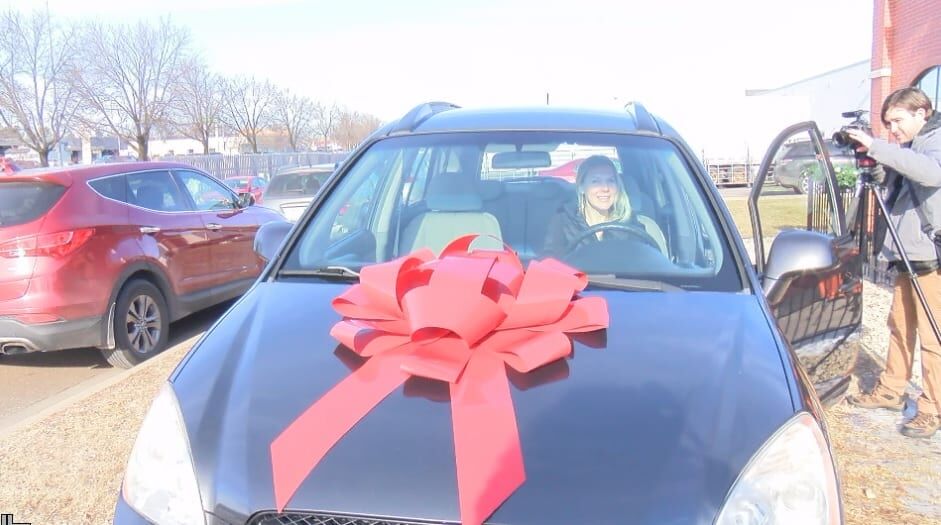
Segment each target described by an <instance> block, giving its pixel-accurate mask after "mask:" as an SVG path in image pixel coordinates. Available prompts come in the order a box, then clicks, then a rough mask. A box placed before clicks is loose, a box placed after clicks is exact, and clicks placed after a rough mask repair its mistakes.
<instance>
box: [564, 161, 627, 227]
mask: <svg viewBox="0 0 941 525" xmlns="http://www.w3.org/2000/svg"><path fill="white" fill-rule="evenodd" d="M602 167H603V168H607V169H610V170H611V173H612V174H614V181H615V185H616V186H617V197H616V198H615V199H614V204H613V205H612V206H611V209H610V210H608V222H615V221H617V222H623V221H626V220H628V219H630V218H631V199H630V197H628V196H627V191H626V190H625V189H624V181H622V180H621V177H620V175H618V169H617V167H616V166H615V165H614V162H613V161H612V160H611V159H609V158H608V157H605V156H604V155H592V156H591V157H588V158H587V159H585V160H583V161H582V163H581V164H579V165H578V173H577V174H576V176H575V187H576V190H577V191H578V213H580V214H581V215H582V217H584V216H585V210H586V209H587V207H588V197H587V196H586V195H585V177H587V176H588V173H589V172H591V171H592V170H594V169H596V168H602Z"/></svg>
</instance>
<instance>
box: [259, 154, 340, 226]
mask: <svg viewBox="0 0 941 525" xmlns="http://www.w3.org/2000/svg"><path fill="white" fill-rule="evenodd" d="M335 167H336V164H333V163H331V164H315V165H313V166H300V167H296V168H290V169H287V170H285V171H282V172H280V173H278V174H277V175H275V176H274V177H272V178H271V181H270V182H269V183H268V187H267V188H265V193H264V198H263V199H262V204H261V205H262V206H264V207H266V208H270V209H272V210H274V211H277V212H279V213H280V214H281V215H284V218H286V219H287V220H289V221H292V222H294V221H297V219H299V218H300V216H301V215H302V214H303V213H304V210H306V209H307V206H309V205H310V203H311V201H313V200H314V196H315V195H316V194H317V191H318V190H320V187H321V186H322V185H323V183H324V181H326V180H327V177H329V176H330V175H331V174H332V173H333V171H334V169H335Z"/></svg>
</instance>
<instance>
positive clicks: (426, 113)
mask: <svg viewBox="0 0 941 525" xmlns="http://www.w3.org/2000/svg"><path fill="white" fill-rule="evenodd" d="M460 107H461V106H458V105H455V104H452V103H450V102H425V103H424V104H419V105H417V106H415V107H414V108H412V110H411V111H409V112H408V113H406V114H405V116H403V117H402V118H400V119H399V121H398V122H396V123H395V124H394V125H393V126H392V129H390V130H389V133H388V135H399V134H402V133H409V132H411V131H414V130H415V128H417V127H418V126H419V125H421V123H422V122H424V121H426V120H428V118H429V117H431V116H432V115H434V114H436V113H441V112H442V111H447V110H449V109H460Z"/></svg>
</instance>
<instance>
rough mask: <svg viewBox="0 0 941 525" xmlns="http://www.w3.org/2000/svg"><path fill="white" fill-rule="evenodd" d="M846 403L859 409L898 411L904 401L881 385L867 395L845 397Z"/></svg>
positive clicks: (903, 404)
mask: <svg viewBox="0 0 941 525" xmlns="http://www.w3.org/2000/svg"><path fill="white" fill-rule="evenodd" d="M846 401H848V402H849V404H851V405H855V406H858V407H860V408H887V409H889V410H899V411H900V410H902V408H904V407H905V400H904V399H903V398H902V396H900V395H898V394H896V393H894V392H892V391H891V390H889V389H888V388H886V387H884V386H882V385H876V388H874V389H872V392H869V393H868V394H865V393H862V392H861V393H859V394H856V395H855V396H847V397H846Z"/></svg>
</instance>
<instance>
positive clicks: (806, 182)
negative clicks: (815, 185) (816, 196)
mask: <svg viewBox="0 0 941 525" xmlns="http://www.w3.org/2000/svg"><path fill="white" fill-rule="evenodd" d="M801 192H802V193H805V194H806V193H810V179H809V178H808V177H806V176H804V177H801Z"/></svg>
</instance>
